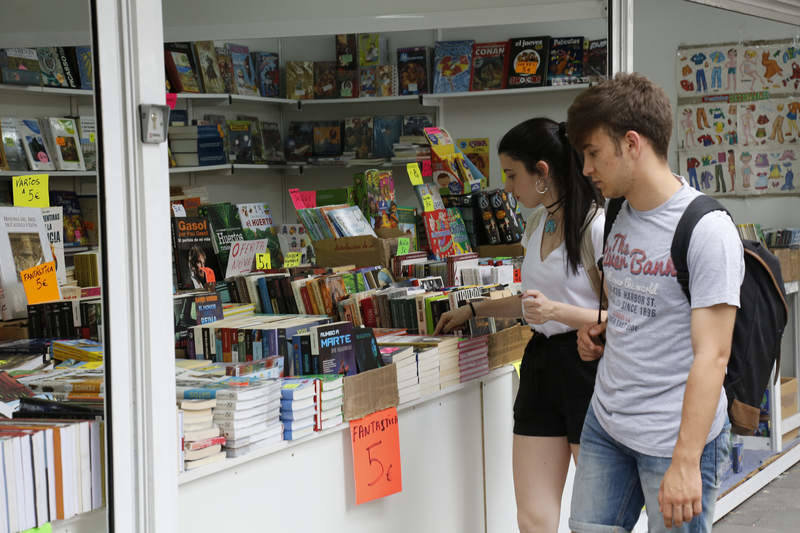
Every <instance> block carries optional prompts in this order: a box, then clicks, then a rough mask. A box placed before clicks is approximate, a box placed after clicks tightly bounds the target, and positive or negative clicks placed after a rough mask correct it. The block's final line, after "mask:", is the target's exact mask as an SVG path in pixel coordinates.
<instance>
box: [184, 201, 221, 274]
mask: <svg viewBox="0 0 800 533" xmlns="http://www.w3.org/2000/svg"><path fill="white" fill-rule="evenodd" d="M172 231H173V251H174V253H175V268H176V270H177V273H178V285H179V288H181V289H203V288H205V287H206V286H207V285H208V284H211V283H215V282H216V281H217V280H221V279H222V276H221V274H220V268H219V263H218V262H217V256H216V254H214V245H213V243H212V240H211V227H210V225H209V223H208V220H207V219H205V218H202V217H182V218H173V219H172Z"/></svg>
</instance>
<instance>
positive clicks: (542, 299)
mask: <svg viewBox="0 0 800 533" xmlns="http://www.w3.org/2000/svg"><path fill="white" fill-rule="evenodd" d="M522 308H523V314H522V317H523V318H524V319H525V322H527V323H528V324H531V325H536V324H544V323H545V322H548V321H550V320H553V321H555V322H561V323H562V324H566V325H567V326H569V327H571V328H575V329H579V328H581V327H582V326H584V325H586V324H591V323H597V309H591V308H586V307H578V306H576V305H570V304H565V303H561V302H556V301H554V300H551V299H549V298H548V297H547V296H545V295H544V294H542V293H541V292H539V291H535V290H530V291H525V293H524V294H523V296H522ZM605 319H606V312H605V311H603V312H602V313H601V320H600V321H601V322H603V321H605Z"/></svg>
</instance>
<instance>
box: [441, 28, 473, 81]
mask: <svg viewBox="0 0 800 533" xmlns="http://www.w3.org/2000/svg"><path fill="white" fill-rule="evenodd" d="M473 44H474V41H437V42H436V47H435V49H434V63H433V64H434V73H433V92H434V93H455V92H465V91H469V80H470V66H471V64H472V45H473Z"/></svg>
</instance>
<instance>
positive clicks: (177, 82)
mask: <svg viewBox="0 0 800 533" xmlns="http://www.w3.org/2000/svg"><path fill="white" fill-rule="evenodd" d="M164 65H165V67H166V69H167V78H168V79H169V83H170V85H171V86H172V89H173V92H178V93H183V92H186V93H199V92H202V88H201V86H200V82H199V81H198V79H197V70H196V69H195V64H194V54H193V53H192V47H191V45H190V44H189V43H166V44H164Z"/></svg>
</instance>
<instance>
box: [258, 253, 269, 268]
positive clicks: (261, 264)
mask: <svg viewBox="0 0 800 533" xmlns="http://www.w3.org/2000/svg"><path fill="white" fill-rule="evenodd" d="M270 268H272V256H271V255H270V253H269V252H267V253H264V254H256V270H268V269H270Z"/></svg>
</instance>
